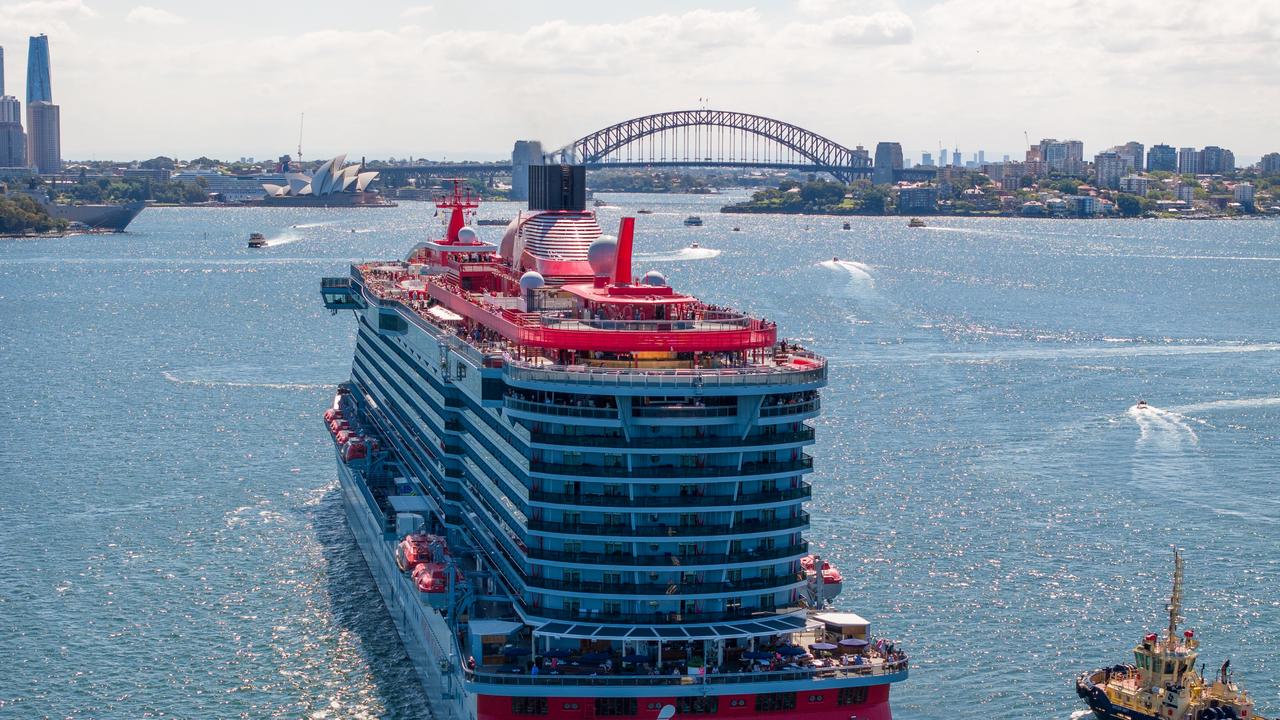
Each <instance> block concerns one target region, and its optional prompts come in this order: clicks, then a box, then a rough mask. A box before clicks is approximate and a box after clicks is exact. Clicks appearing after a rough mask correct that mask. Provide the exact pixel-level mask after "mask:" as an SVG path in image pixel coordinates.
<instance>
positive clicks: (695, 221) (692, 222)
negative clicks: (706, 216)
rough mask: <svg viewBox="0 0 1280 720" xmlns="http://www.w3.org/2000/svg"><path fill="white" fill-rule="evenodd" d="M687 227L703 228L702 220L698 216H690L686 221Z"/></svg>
mask: <svg viewBox="0 0 1280 720" xmlns="http://www.w3.org/2000/svg"><path fill="white" fill-rule="evenodd" d="M684 224H685V227H702V218H700V217H698V216H697V215H690V216H689V217H687V218H685V219H684Z"/></svg>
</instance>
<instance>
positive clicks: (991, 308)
mask: <svg viewBox="0 0 1280 720" xmlns="http://www.w3.org/2000/svg"><path fill="white" fill-rule="evenodd" d="M603 197H604V198H606V199H608V200H610V201H612V202H616V203H617V204H618V205H620V206H621V207H622V208H626V209H629V210H631V211H634V210H635V209H637V208H640V207H646V208H649V209H652V210H654V211H655V212H654V214H652V215H641V216H639V219H638V232H637V248H636V252H637V258H636V269H637V270H639V271H641V272H643V271H645V270H649V269H658V270H661V271H662V272H664V273H666V274H667V275H668V276H669V277H670V278H671V280H672V283H673V284H675V285H677V286H678V287H681V288H684V289H689V290H692V291H694V292H696V294H698V295H700V296H701V297H703V298H704V299H706V300H708V301H710V302H716V303H723V304H728V305H732V306H735V307H740V308H743V309H745V310H750V311H752V312H754V313H756V314H760V315H764V316H765V317H768V318H770V319H773V320H777V321H778V322H779V324H780V325H781V328H782V331H783V334H785V335H786V336H788V337H789V338H794V339H798V340H800V341H801V342H803V343H804V344H806V345H808V346H810V347H812V348H813V349H815V350H818V351H819V352H822V353H824V354H826V355H828V356H829V358H830V361H831V386H830V388H829V389H828V390H827V391H826V393H825V397H824V405H823V407H824V414H823V416H822V418H821V421H820V424H819V442H818V444H817V445H816V446H815V447H813V448H812V449H811V452H812V453H813V454H814V456H815V467H816V471H815V473H814V474H813V475H812V476H811V478H810V479H811V480H812V482H813V484H814V501H813V503H812V507H811V512H812V515H813V529H812V531H811V533H810V537H811V539H812V540H813V541H814V543H815V545H817V546H818V547H820V548H821V550H822V553H823V554H824V555H825V556H826V557H828V558H830V559H832V560H833V561H834V562H835V563H836V564H837V565H838V566H839V567H840V568H842V570H843V571H844V575H845V593H844V595H843V596H842V597H841V598H840V600H839V601H838V604H839V605H841V606H842V607H847V608H849V609H853V610H857V611H859V612H862V613H863V614H865V615H867V616H868V617H870V618H873V619H874V622H875V629H876V630H877V631H878V632H879V633H881V634H885V635H888V636H891V637H896V638H899V639H900V640H901V641H902V643H903V644H904V645H905V646H906V647H907V648H908V649H909V650H910V652H911V653H912V656H913V667H912V676H911V679H910V681H908V682H907V683H905V684H903V685H901V686H899V687H897V688H895V701H894V706H895V712H896V714H897V716H898V717H899V718H904V719H907V720H911V719H921V720H943V719H944V718H946V719H948V720H950V719H952V718H984V719H985V718H1000V719H1004V718H1008V719H1010V720H1013V719H1023V718H1027V719H1030V718H1061V719H1062V720H1066V719H1067V718H1069V717H1071V716H1072V714H1073V713H1075V712H1077V711H1079V710H1080V709H1081V708H1082V707H1083V706H1082V705H1081V704H1080V703H1079V701H1078V699H1077V698H1076V697H1075V694H1074V692H1073V688H1072V686H1071V680H1072V678H1073V676H1074V675H1075V674H1076V673H1077V672H1078V671H1080V670H1083V669H1086V668H1091V667H1096V666H1098V665H1102V664H1112V663H1115V662H1121V661H1123V660H1124V659H1125V656H1126V654H1127V652H1128V650H1129V649H1130V648H1131V646H1132V644H1133V642H1134V641H1135V640H1136V639H1138V638H1139V637H1140V636H1141V635H1142V634H1143V633H1144V632H1145V631H1146V630H1148V629H1156V628H1158V627H1160V624H1161V623H1160V617H1161V614H1162V611H1163V604H1164V602H1165V600H1166V599H1167V596H1168V588H1169V582H1170V578H1169V575H1170V570H1171V565H1172V559H1171V554H1172V553H1171V550H1170V549H1171V547H1172V546H1174V545H1178V546H1181V547H1183V548H1185V550H1186V558H1187V562H1188V581H1187V592H1186V600H1185V605H1186V615H1187V617H1188V624H1189V625H1190V626H1191V627H1194V628H1196V629H1197V631H1198V634H1199V636H1200V638H1201V640H1202V642H1203V643H1204V648H1205V660H1206V661H1207V662H1209V663H1210V665H1211V666H1213V665H1215V664H1216V663H1220V662H1221V661H1222V660H1223V659H1225V657H1226V654H1227V653H1230V656H1231V659H1232V667H1233V668H1235V669H1236V673H1237V675H1236V677H1237V678H1238V679H1240V680H1242V681H1244V682H1245V683H1246V685H1247V686H1248V687H1250V688H1251V689H1252V690H1253V692H1254V694H1255V696H1256V697H1257V698H1258V699H1259V705H1260V709H1261V710H1262V711H1263V712H1264V713H1267V714H1273V713H1276V712H1280V660H1277V657H1276V653H1275V648H1277V647H1280V583H1278V582H1277V579H1278V577H1280V493H1278V492H1277V490H1278V486H1280V445H1278V444H1277V439H1278V438H1280V312H1278V310H1280V223H1277V222H1274V221H1265V220H1256V221H1255V220H1244V221H1221V222H1200V223H1196V222H1181V223H1179V222H1172V221H1079V222H1076V221H1048V220H1046V221H1035V220H1011V219H996V220H978V219H974V220H964V219H942V220H936V221H935V220H930V221H929V222H930V225H931V226H930V227H928V228H923V229H908V228H907V227H906V222H905V219H902V218H856V219H853V220H852V221H851V222H852V229H851V230H848V231H843V230H841V229H840V226H841V223H842V222H843V219H841V218H821V217H788V216H741V215H735V216H721V215H719V214H717V213H716V212H715V210H716V208H717V207H718V206H719V205H721V204H723V203H725V202H726V201H727V200H729V199H730V198H729V197H726V196H720V197H714V196H712V197H706V196H688V197H686V196H638V195H631V196H627V195H605V196H603ZM515 207H516V206H515V205H513V204H503V203H494V204H489V205H486V206H485V207H484V208H483V209H482V216H483V217H502V216H504V215H510V214H512V213H513V212H514V209H515ZM432 210H433V208H432V207H431V206H430V205H426V204H418V203H405V204H403V205H401V206H400V207H398V208H389V209H376V210H354V211H353V210H348V211H341V210H323V209H267V208H259V209H243V210H206V209H178V208H175V209H151V210H147V211H146V212H144V213H143V214H142V215H141V216H140V217H139V218H138V219H137V220H136V221H135V222H134V224H133V225H132V226H131V227H130V231H131V232H130V233H129V234H127V235H122V236H110V237H104V236H82V237H71V238H65V239H58V240H40V241H4V242H0V349H2V352H3V355H2V356H0V379H2V380H3V382H4V387H5V391H6V402H5V403H4V404H3V406H2V408H0V420H2V422H0V468H3V470H0V658H3V663H0V666H2V670H0V718H4V719H6V720H7V719H8V718H24V719H25V718H42V717H56V718H140V717H182V718H230V717H245V718H261V717H287V718H295V717H308V718H349V717H413V716H415V714H417V713H421V712H423V710H424V706H425V703H424V699H423V697H422V695H421V693H420V691H419V689H418V688H417V687H416V685H415V684H414V681H413V679H412V675H411V672H410V670H409V669H408V667H407V666H406V660H405V657H404V655H403V652H402V651H401V650H400V649H399V645H398V641H397V639H396V636H395V633H394V630H393V628H392V625H391V622H390V620H389V619H388V618H387V617H386V615H385V612H384V611H383V610H382V606H381V603H380V602H379V599H378V596H377V593H376V591H375V590H374V588H373V586H372V584H371V582H370V580H369V577H368V575H367V574H366V572H365V569H364V566H363V561H362V559H361V558H360V556H359V553H358V551H357V550H356V548H355V545H354V543H353V541H352V540H351V538H350V536H349V534H348V533H347V531H346V528H345V527H344V525H343V519H342V511H341V508H340V506H339V500H338V498H337V495H336V494H335V488H336V480H335V476H334V472H335V471H334V468H333V464H332V455H331V452H330V449H329V438H328V435H327V433H326V432H325V431H324V429H323V427H322V426H321V424H320V421H319V419H318V414H319V412H320V411H321V410H322V409H323V408H324V406H325V405H326V403H327V402H328V401H329V399H330V398H331V396H332V387H333V385H334V384H335V383H336V382H338V381H340V380H342V379H344V378H346V377H347V375H348V372H349V362H350V358H351V346H352V342H353V338H352V328H353V324H352V323H351V322H349V321H343V320H341V319H333V318H330V317H329V316H328V314H327V312H326V311H324V310H323V308H322V306H321V303H320V299H319V294H318V283H319V278H320V277H321V276H324V275H337V274H342V273H344V272H345V271H346V266H347V264H348V263H349V262H350V261H351V260H353V259H362V258H378V257H399V256H403V254H404V253H405V252H406V251H407V250H408V248H409V247H410V246H411V245H412V244H413V243H414V242H415V241H417V240H419V239H422V237H423V235H424V233H423V231H422V227H423V225H424V224H426V223H432V222H436V221H435V220H433V219H432V217H431V215H432ZM599 212H600V215H601V217H602V224H603V225H604V226H605V227H606V229H608V228H610V227H612V226H614V225H615V220H616V218H617V217H619V216H621V214H622V213H623V210H622V209H617V208H611V207H606V208H600V209H599ZM691 214H698V215H701V216H702V218H703V219H704V220H705V222H706V225H705V226H704V227H701V228H686V227H684V226H683V224H682V220H683V219H684V218H685V217H686V216H688V215H691ZM734 226H738V227H740V228H741V231H740V232H733V231H732V230H731V228H732V227H734ZM480 230H481V235H482V237H485V238H489V239H496V237H497V236H498V235H499V234H500V231H501V228H493V227H489V228H480ZM253 231H260V232H263V233H264V234H266V236H267V238H268V240H269V243H270V244H269V247H267V248H266V249H263V250H250V249H248V248H246V247H245V241H246V239H247V237H248V235H249V233H250V232H253ZM606 231H607V230H606ZM693 242H697V244H698V247H692V243H693ZM1138 398H1145V399H1146V400H1147V401H1148V402H1149V403H1151V405H1152V406H1153V407H1152V409H1150V410H1146V411H1137V410H1135V409H1134V408H1133V405H1134V403H1135V402H1136V401H1137V399H1138Z"/></svg>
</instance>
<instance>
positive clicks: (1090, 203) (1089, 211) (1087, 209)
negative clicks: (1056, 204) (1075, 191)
mask: <svg viewBox="0 0 1280 720" xmlns="http://www.w3.org/2000/svg"><path fill="white" fill-rule="evenodd" d="M1067 206H1068V208H1069V209H1070V212H1071V214H1073V215H1076V216H1079V217H1092V216H1094V215H1097V214H1098V210H1099V204H1098V198H1096V197H1094V196H1092V195H1069V196H1068V197H1067Z"/></svg>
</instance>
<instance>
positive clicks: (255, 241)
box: [249, 232, 267, 248]
mask: <svg viewBox="0 0 1280 720" xmlns="http://www.w3.org/2000/svg"><path fill="white" fill-rule="evenodd" d="M266 246H267V238H266V237H265V236H264V235H263V234H262V233H258V232H256V233H249V247H251V248H264V247H266Z"/></svg>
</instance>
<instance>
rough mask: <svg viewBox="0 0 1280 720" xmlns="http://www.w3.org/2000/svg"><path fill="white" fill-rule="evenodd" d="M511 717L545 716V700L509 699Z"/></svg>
mask: <svg viewBox="0 0 1280 720" xmlns="http://www.w3.org/2000/svg"><path fill="white" fill-rule="evenodd" d="M511 714H512V715H546V714H547V699H546V698H544V697H514V698H511Z"/></svg>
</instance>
